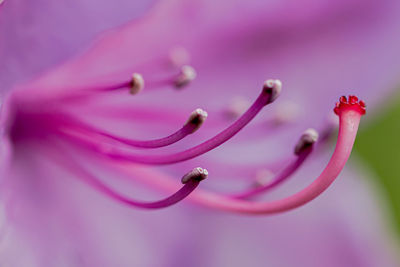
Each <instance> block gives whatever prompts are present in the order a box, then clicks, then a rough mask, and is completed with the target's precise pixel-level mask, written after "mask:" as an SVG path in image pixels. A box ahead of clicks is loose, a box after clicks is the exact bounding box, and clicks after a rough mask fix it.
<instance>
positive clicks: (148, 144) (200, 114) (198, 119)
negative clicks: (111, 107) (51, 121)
mask: <svg viewBox="0 0 400 267" xmlns="http://www.w3.org/2000/svg"><path fill="white" fill-rule="evenodd" d="M207 115H208V114H207V112H205V111H204V110H202V109H200V108H198V109H196V110H195V111H193V112H192V113H191V114H190V116H189V119H188V120H187V122H186V123H185V124H184V126H182V128H180V129H179V130H178V131H176V132H175V133H173V134H171V135H169V136H167V137H163V138H159V139H154V140H134V139H128V138H123V137H118V136H115V135H113V134H110V133H107V132H104V131H102V130H99V129H96V128H94V127H92V126H88V125H86V124H84V123H78V122H77V121H76V119H75V121H76V122H75V123H74V125H73V127H78V128H81V129H83V130H85V132H86V134H88V135H89V136H90V138H91V139H92V140H95V139H96V135H101V136H104V137H106V138H109V139H112V140H114V141H117V142H120V143H123V144H125V145H128V146H133V147H140V148H160V147H165V146H169V145H172V144H174V143H176V142H178V141H180V140H182V139H183V138H185V137H186V136H188V135H190V134H192V133H194V132H195V131H197V130H198V129H199V128H200V127H201V125H202V124H203V123H204V121H205V120H206V118H207ZM93 134H94V135H93ZM97 141H98V142H99V143H101V142H102V140H97Z"/></svg>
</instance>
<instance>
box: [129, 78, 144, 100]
mask: <svg viewBox="0 0 400 267" xmlns="http://www.w3.org/2000/svg"><path fill="white" fill-rule="evenodd" d="M143 88H144V79H143V76H142V75H141V74H139V73H134V74H132V81H131V90H130V92H131V94H132V95H135V94H137V93H139V92H140V91H142V90H143Z"/></svg>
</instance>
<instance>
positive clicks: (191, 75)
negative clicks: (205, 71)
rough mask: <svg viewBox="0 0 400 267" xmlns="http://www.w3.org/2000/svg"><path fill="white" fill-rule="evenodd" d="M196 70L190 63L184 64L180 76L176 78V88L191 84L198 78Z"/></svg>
mask: <svg viewBox="0 0 400 267" xmlns="http://www.w3.org/2000/svg"><path fill="white" fill-rule="evenodd" d="M196 75H197V74H196V70H195V69H194V68H193V67H191V66H188V65H185V66H182V68H181V71H180V73H179V75H178V77H177V78H176V79H175V81H174V84H175V87H176V88H179V89H180V88H182V87H184V86H186V85H187V84H189V83H190V82H191V81H193V80H194V79H195V78H196Z"/></svg>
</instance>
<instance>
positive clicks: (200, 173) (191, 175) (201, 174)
mask: <svg viewBox="0 0 400 267" xmlns="http://www.w3.org/2000/svg"><path fill="white" fill-rule="evenodd" d="M207 176H208V171H207V170H206V169H203V168H201V167H197V168H194V169H193V170H191V171H190V172H188V173H187V174H185V175H184V176H183V177H182V183H183V184H186V183H187V182H189V181H190V180H192V179H193V180H195V181H198V182H200V181H203V180H204V179H206V178H207Z"/></svg>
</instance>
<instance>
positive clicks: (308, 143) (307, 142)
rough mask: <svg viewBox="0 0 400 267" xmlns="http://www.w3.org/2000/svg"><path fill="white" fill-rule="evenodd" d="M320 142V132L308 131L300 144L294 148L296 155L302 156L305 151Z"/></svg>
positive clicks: (301, 138)
mask: <svg viewBox="0 0 400 267" xmlns="http://www.w3.org/2000/svg"><path fill="white" fill-rule="evenodd" d="M317 140H318V132H317V131H316V130H314V129H307V130H306V131H305V132H304V133H303V135H302V136H301V137H300V140H299V142H298V143H297V145H296V147H295V148H294V153H295V154H296V155H300V154H301V153H303V152H304V151H305V150H308V149H310V148H311V147H312V145H313V144H314V143H315V142H317Z"/></svg>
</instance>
